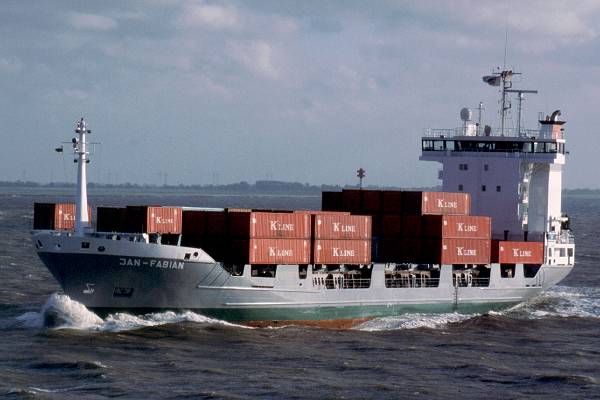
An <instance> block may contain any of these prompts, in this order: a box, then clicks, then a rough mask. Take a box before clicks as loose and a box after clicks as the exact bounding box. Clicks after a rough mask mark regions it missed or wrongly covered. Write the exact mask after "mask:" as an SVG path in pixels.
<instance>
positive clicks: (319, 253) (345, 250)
mask: <svg viewBox="0 0 600 400" xmlns="http://www.w3.org/2000/svg"><path fill="white" fill-rule="evenodd" d="M370 262H371V240H370V239H368V240H329V239H317V240H315V241H314V245H313V263H314V264H369V263H370Z"/></svg>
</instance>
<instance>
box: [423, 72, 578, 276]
mask: <svg viewBox="0 0 600 400" xmlns="http://www.w3.org/2000/svg"><path fill="white" fill-rule="evenodd" d="M512 74H513V72H512V71H501V72H499V73H497V74H495V75H493V76H488V77H485V78H484V81H486V82H487V83H490V84H492V85H494V86H499V85H500V83H501V84H502V100H501V104H502V110H501V111H502V113H501V114H502V119H501V120H502V122H503V123H502V124H501V127H500V128H499V129H496V130H494V129H492V128H490V127H489V126H485V128H483V129H482V127H481V126H480V125H479V124H477V125H476V124H473V123H471V122H470V115H469V113H467V112H461V117H463V118H462V119H463V121H464V124H463V126H462V127H460V128H456V129H432V130H428V131H427V132H426V134H425V135H424V137H423V138H422V155H421V157H420V159H421V160H425V161H437V162H440V163H441V164H442V170H441V172H440V178H441V179H442V186H443V187H442V190H443V191H448V192H468V193H470V194H471V199H472V208H471V209H472V213H473V214H474V215H489V216H491V217H492V220H493V225H492V233H493V237H494V238H495V239H500V240H517V241H520V240H525V241H527V240H529V241H545V242H546V249H547V250H546V261H547V263H548V264H560V265H564V264H572V263H573V262H574V261H573V260H574V258H573V257H574V244H573V240H572V237H571V235H570V231H569V230H568V218H567V217H566V216H563V215H562V204H561V191H562V170H563V166H564V165H565V154H566V150H565V134H564V129H563V124H564V123H565V122H564V121H560V120H559V119H558V118H559V116H560V111H558V110H557V111H555V112H554V113H552V115H550V116H547V117H546V118H545V119H543V120H541V121H539V123H540V129H536V130H526V129H523V128H522V127H521V123H520V122H519V124H518V128H517V129H511V128H507V127H506V126H505V124H504V120H505V118H504V113H505V112H506V110H507V109H508V108H507V107H506V103H507V99H506V96H507V93H517V94H518V96H519V101H521V100H522V96H523V93H535V91H525V90H517V89H509V88H511V87H512V86H511V85H510V84H509V83H507V82H510V77H511V76H512ZM494 78H497V80H493V79H494ZM519 109H520V107H519ZM520 119H521V117H520V112H519V121H520Z"/></svg>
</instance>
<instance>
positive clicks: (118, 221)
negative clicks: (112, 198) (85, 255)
mask: <svg viewBox="0 0 600 400" xmlns="http://www.w3.org/2000/svg"><path fill="white" fill-rule="evenodd" d="M126 212H127V209H126V208H124V207H97V208H96V231H98V232H125V230H126V229H125V220H126Z"/></svg>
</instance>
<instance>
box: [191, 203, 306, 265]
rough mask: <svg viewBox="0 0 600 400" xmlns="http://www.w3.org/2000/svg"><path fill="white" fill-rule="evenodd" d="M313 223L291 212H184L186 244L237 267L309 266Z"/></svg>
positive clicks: (304, 215) (302, 215)
mask: <svg viewBox="0 0 600 400" xmlns="http://www.w3.org/2000/svg"><path fill="white" fill-rule="evenodd" d="M310 221H311V216H310V214H300V213H291V212H254V211H251V210H245V209H243V210H242V209H229V210H223V211H184V215H183V237H182V245H184V246H190V247H199V248H202V249H203V250H205V251H206V252H207V253H208V254H210V255H211V256H212V257H213V258H214V259H216V260H219V261H225V262H228V263H233V264H309V263H310V239H311V225H310Z"/></svg>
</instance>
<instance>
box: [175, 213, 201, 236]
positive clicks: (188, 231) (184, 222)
mask: <svg viewBox="0 0 600 400" xmlns="http://www.w3.org/2000/svg"><path fill="white" fill-rule="evenodd" d="M206 223H207V222H206V211H203V210H183V214H182V218H181V233H182V234H183V235H205V234H206Z"/></svg>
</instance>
